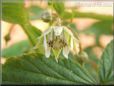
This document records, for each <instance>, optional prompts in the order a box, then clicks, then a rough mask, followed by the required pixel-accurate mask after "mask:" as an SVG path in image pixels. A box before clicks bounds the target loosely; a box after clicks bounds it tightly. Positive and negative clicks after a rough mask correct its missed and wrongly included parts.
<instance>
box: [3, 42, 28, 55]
mask: <svg viewBox="0 0 114 86" xmlns="http://www.w3.org/2000/svg"><path fill="white" fill-rule="evenodd" d="M29 48H30V44H29V41H28V40H24V41H21V42H18V43H15V44H14V45H12V46H10V47H8V48H5V49H3V50H2V57H11V56H18V55H21V54H23V53H24V52H25V51H27V50H28V49H29Z"/></svg>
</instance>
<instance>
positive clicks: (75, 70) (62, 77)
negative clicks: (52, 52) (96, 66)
mask: <svg viewBox="0 0 114 86" xmlns="http://www.w3.org/2000/svg"><path fill="white" fill-rule="evenodd" d="M2 68H3V71H2V74H3V84H7V83H10V84H96V83H97V82H96V80H95V79H94V77H93V76H92V75H91V73H90V72H89V71H88V70H86V69H85V68H84V67H82V66H81V65H80V64H79V63H76V62H74V60H73V59H72V58H69V59H68V60H66V59H65V58H62V57H60V59H59V61H58V63H57V62H56V60H55V58H53V57H50V58H46V57H44V56H43V55H41V54H38V53H28V54H24V55H22V56H20V57H19V58H9V59H7V61H6V63H5V64H4V65H3V67H2ZM12 76H13V78H12Z"/></svg>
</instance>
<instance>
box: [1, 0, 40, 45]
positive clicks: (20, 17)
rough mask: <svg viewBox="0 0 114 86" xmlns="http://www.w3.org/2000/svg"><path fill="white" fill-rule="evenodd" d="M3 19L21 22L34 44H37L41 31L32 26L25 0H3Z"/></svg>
mask: <svg viewBox="0 0 114 86" xmlns="http://www.w3.org/2000/svg"><path fill="white" fill-rule="evenodd" d="M2 20H4V21H7V22H10V23H16V24H20V25H21V26H22V28H23V30H24V31H25V33H26V34H27V35H28V38H29V40H30V42H31V43H32V45H35V44H36V38H37V37H38V36H40V35H41V31H40V30H38V29H37V28H36V27H34V26H32V25H31V24H30V22H29V16H28V12H27V9H26V8H25V7H24V0H20V1H9V0H4V1H3V2H2Z"/></svg>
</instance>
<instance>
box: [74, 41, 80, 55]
mask: <svg viewBox="0 0 114 86" xmlns="http://www.w3.org/2000/svg"><path fill="white" fill-rule="evenodd" d="M74 51H75V54H78V53H79V52H80V44H79V42H78V41H76V40H74Z"/></svg>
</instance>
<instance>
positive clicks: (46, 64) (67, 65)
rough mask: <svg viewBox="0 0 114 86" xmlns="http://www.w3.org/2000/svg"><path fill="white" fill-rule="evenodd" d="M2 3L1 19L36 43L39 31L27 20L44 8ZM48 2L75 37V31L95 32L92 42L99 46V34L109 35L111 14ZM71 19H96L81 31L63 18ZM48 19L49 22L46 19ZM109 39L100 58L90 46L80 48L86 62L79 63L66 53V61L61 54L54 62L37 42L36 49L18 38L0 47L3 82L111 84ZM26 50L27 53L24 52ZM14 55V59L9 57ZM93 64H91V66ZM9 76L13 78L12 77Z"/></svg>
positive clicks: (111, 57)
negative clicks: (14, 42) (85, 56)
mask: <svg viewBox="0 0 114 86" xmlns="http://www.w3.org/2000/svg"><path fill="white" fill-rule="evenodd" d="M7 1H8V0H4V1H3V2H2V15H3V16H2V20H4V21H7V22H10V23H14V24H19V25H20V26H22V28H23V30H24V31H25V33H26V34H27V36H28V39H29V41H30V43H31V44H32V46H35V45H36V43H37V42H38V40H37V38H38V37H39V36H40V35H41V34H42V33H41V31H40V30H39V29H38V28H36V27H34V26H32V25H31V24H30V19H41V18H40V17H41V14H42V13H43V12H44V11H45V10H47V9H42V8H40V7H38V6H31V7H29V8H27V9H26V8H25V7H24V3H23V0H21V2H15V3H12V2H10V1H9V2H7ZM50 1H53V2H49V3H48V4H49V5H50V6H51V8H52V9H53V10H55V11H56V13H57V16H59V17H60V18H61V19H62V20H63V22H62V23H63V24H64V25H66V26H67V27H68V28H69V29H70V30H71V31H72V32H73V34H74V35H75V37H77V36H78V35H77V32H78V33H79V34H80V33H84V34H94V35H96V43H97V44H98V45H99V41H98V40H99V37H100V36H101V35H103V34H105V35H112V33H113V31H112V25H113V16H108V15H103V14H102V15H101V14H95V13H83V12H78V11H77V10H76V11H74V10H73V11H72V12H67V11H66V9H65V6H64V2H60V1H59V2H56V1H54V0H50ZM73 18H93V19H97V20H99V22H96V23H94V24H93V25H91V26H90V27H89V28H87V29H85V30H84V31H78V29H77V27H76V25H75V24H73V23H71V22H70V21H67V20H68V19H73ZM49 22H50V21H49ZM113 43H114V41H111V43H109V45H108V46H107V47H106V49H105V50H104V52H103V54H102V57H101V59H100V60H98V59H97V56H96V55H95V54H94V53H93V51H92V48H93V47H94V46H91V47H88V48H86V49H85V50H84V51H85V52H87V54H88V56H89V60H88V62H84V65H81V64H80V63H79V62H78V61H77V60H76V59H75V58H77V56H73V55H71V56H70V55H69V59H68V60H66V59H64V58H63V57H62V56H61V58H60V60H59V62H58V63H56V61H55V60H54V58H53V56H51V57H50V58H49V59H47V58H45V56H44V55H42V52H43V50H42V49H41V47H40V46H41V45H39V46H38V49H32V48H33V47H32V48H31V47H30V45H29V42H28V41H22V42H20V43H17V44H14V45H12V46H11V47H8V48H6V49H4V50H2V55H3V57H11V58H6V63H5V64H3V71H2V74H3V84H20V83H21V84H57V83H58V84H114V83H113V82H114V78H113V77H114V75H113V71H114V70H113V68H112V66H113V65H114V64H113V56H112V55H113V52H112V51H113V50H112V45H113ZM25 51H27V52H25ZM13 56H15V58H14V57H13ZM93 66H94V67H93ZM12 76H13V78H12Z"/></svg>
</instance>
